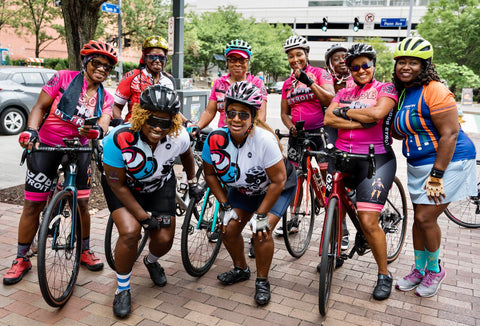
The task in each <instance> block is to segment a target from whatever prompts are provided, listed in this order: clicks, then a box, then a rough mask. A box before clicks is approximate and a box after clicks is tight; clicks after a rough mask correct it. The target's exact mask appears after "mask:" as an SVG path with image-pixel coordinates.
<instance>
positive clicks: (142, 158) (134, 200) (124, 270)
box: [102, 85, 202, 317]
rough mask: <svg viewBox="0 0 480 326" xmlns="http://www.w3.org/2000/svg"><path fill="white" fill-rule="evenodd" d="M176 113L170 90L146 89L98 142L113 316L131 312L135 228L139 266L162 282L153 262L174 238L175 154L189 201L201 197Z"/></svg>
mask: <svg viewBox="0 0 480 326" xmlns="http://www.w3.org/2000/svg"><path fill="white" fill-rule="evenodd" d="M179 111H180V102H179V98H178V95H177V93H176V92H175V91H174V90H171V89H169V88H167V87H165V86H161V85H152V86H149V87H147V88H146V89H145V90H144V91H143V92H142V93H141V95H140V104H138V103H137V104H135V105H134V109H133V111H132V116H131V118H130V120H129V123H128V124H125V125H121V126H118V127H116V128H115V129H113V130H112V131H111V132H110V133H109V135H108V136H107V137H106V138H105V140H104V144H103V165H104V168H105V178H104V179H103V180H102V181H103V182H102V185H103V190H104V193H105V198H106V200H107V204H108V209H109V210H110V212H111V215H112V219H113V221H114V222H115V226H116V227H117V229H118V233H119V238H118V240H117V244H116V247H115V269H116V271H117V281H118V289H117V291H116V293H115V299H114V301H113V313H114V314H115V315H116V316H118V317H125V316H127V315H128V314H129V313H130V310H131V308H130V306H131V303H130V302H131V295H130V277H131V274H132V268H133V264H134V263H135V260H136V255H137V245H138V239H139V237H140V231H141V227H143V228H145V229H146V230H148V231H149V236H150V244H149V252H148V255H147V256H145V257H144V259H143V263H144V264H145V266H146V267H147V269H148V272H149V274H150V278H151V279H152V281H153V283H155V285H157V286H165V284H166V283H167V278H166V276H165V271H164V269H163V268H162V267H161V266H160V264H159V263H158V262H157V260H158V259H159V258H160V257H162V256H163V255H165V254H166V253H167V252H168V251H169V250H170V248H171V247H172V244H173V237H174V235H175V187H176V177H175V173H174V170H173V164H174V160H175V158H176V157H177V156H178V155H180V159H181V161H182V165H183V167H184V168H185V171H186V173H187V178H188V184H189V192H190V196H191V197H192V198H195V199H199V198H201V196H202V188H201V187H200V186H199V185H198V183H197V180H196V178H195V162H194V158H193V153H192V150H191V148H190V137H189V135H188V133H187V131H186V130H185V128H183V127H182V121H181V118H180V114H179ZM105 181H106V182H105ZM149 212H151V214H150V213H149Z"/></svg>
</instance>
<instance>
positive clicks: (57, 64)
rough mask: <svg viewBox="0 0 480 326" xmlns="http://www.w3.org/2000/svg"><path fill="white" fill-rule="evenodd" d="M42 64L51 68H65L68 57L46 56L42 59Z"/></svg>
mask: <svg viewBox="0 0 480 326" xmlns="http://www.w3.org/2000/svg"><path fill="white" fill-rule="evenodd" d="M43 66H44V67H45V68H52V69H55V70H62V69H67V68H68V59H60V58H46V59H44V60H43Z"/></svg>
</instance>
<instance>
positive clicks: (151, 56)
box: [145, 54, 167, 62]
mask: <svg viewBox="0 0 480 326" xmlns="http://www.w3.org/2000/svg"><path fill="white" fill-rule="evenodd" d="M145 57H146V58H147V60H150V61H157V60H158V61H160V62H165V61H167V56H165V55H161V54H146V55H145Z"/></svg>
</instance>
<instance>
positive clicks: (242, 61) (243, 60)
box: [227, 57, 248, 65]
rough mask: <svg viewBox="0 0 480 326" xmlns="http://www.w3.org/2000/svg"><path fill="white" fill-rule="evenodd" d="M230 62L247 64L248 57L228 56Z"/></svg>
mask: <svg viewBox="0 0 480 326" xmlns="http://www.w3.org/2000/svg"><path fill="white" fill-rule="evenodd" d="M227 61H228V63H237V62H238V63H240V64H241V65H243V64H245V63H246V62H247V61H248V59H246V58H241V57H228V58H227Z"/></svg>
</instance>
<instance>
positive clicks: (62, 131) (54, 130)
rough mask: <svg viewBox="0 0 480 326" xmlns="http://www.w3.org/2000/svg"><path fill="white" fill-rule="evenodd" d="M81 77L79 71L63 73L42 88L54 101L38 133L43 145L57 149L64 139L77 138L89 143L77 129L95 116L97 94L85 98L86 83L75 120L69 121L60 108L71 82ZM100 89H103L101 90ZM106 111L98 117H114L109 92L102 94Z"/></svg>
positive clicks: (63, 71) (83, 142)
mask: <svg viewBox="0 0 480 326" xmlns="http://www.w3.org/2000/svg"><path fill="white" fill-rule="evenodd" d="M78 74H79V72H78V71H70V70H60V71H58V72H57V73H55V75H53V76H52V78H51V79H50V80H49V81H48V82H47V83H46V84H45V85H44V86H43V88H42V90H43V91H44V92H45V93H47V95H49V96H50V97H51V98H53V103H52V106H51V107H50V111H49V112H48V116H47V118H46V119H45V120H44V121H43V124H42V126H41V128H40V130H39V132H38V134H39V136H40V139H41V141H42V142H43V143H45V144H47V145H50V146H55V145H62V146H63V145H64V144H63V138H69V139H72V138H74V137H78V138H79V140H80V142H81V143H82V145H85V144H87V143H88V139H87V138H86V137H83V136H80V133H79V132H78V128H79V127H81V126H83V123H84V120H85V119H86V118H90V117H93V116H94V113H95V106H96V105H97V96H98V93H95V95H93V96H92V97H91V98H86V97H85V94H86V93H87V86H88V82H87V81H86V80H85V79H84V80H83V86H82V90H81V92H80V97H79V98H78V103H77V107H76V109H75V112H74V114H73V115H72V117H66V116H65V115H64V114H63V113H62V112H61V111H60V110H58V109H57V105H58V103H59V102H60V99H61V97H62V95H63V93H64V91H65V90H66V89H67V87H68V86H69V85H70V82H71V81H72V80H73V78H74V77H75V76H77V75H78ZM99 89H100V88H99ZM103 93H104V94H103V97H104V100H103V107H102V110H101V112H99V113H98V114H97V115H101V114H108V115H110V116H112V109H113V96H112V95H111V94H110V93H108V92H107V91H106V90H104V92H103Z"/></svg>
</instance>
